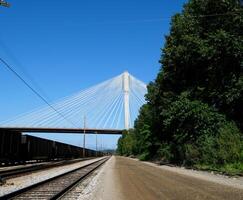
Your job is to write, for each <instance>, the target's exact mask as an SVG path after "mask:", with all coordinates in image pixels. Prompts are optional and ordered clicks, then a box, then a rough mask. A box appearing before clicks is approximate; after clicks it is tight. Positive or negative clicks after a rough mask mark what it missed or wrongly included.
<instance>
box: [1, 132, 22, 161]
mask: <svg viewBox="0 0 243 200" xmlns="http://www.w3.org/2000/svg"><path fill="white" fill-rule="evenodd" d="M20 141H21V133H19V132H11V131H1V132H0V162H1V163H5V164H6V163H14V162H17V161H19V160H20V159H21V158H20V145H21V143H20Z"/></svg>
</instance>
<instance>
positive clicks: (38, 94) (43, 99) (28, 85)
mask: <svg viewBox="0 0 243 200" xmlns="http://www.w3.org/2000/svg"><path fill="white" fill-rule="evenodd" d="M0 61H1V62H2V63H3V64H4V65H5V66H6V67H7V68H8V70H10V71H11V72H12V73H13V74H14V75H15V76H17V77H18V78H19V79H20V80H21V81H22V82H23V83H24V84H25V85H26V86H27V87H28V88H29V89H30V90H31V91H32V92H33V93H34V94H35V95H36V96H38V97H39V98H40V99H41V100H42V101H44V102H45V103H46V104H47V105H48V106H49V107H51V108H52V109H53V110H54V111H55V112H56V113H57V114H59V115H60V116H61V117H62V118H64V119H65V120H66V121H67V122H69V123H71V124H72V125H74V126H75V127H77V126H76V124H74V123H73V122H71V121H70V120H68V119H67V118H66V117H65V116H64V115H63V114H62V113H60V112H59V111H58V110H57V109H56V108H54V107H53V106H52V105H51V104H50V103H49V102H48V101H47V100H46V99H45V98H44V97H43V96H42V95H41V94H40V93H39V92H37V91H36V90H35V89H34V88H33V87H32V86H31V85H30V84H29V83H27V81H25V80H24V78H22V77H21V75H20V74H18V73H17V72H16V71H15V70H14V69H13V68H12V67H11V66H10V65H9V64H8V63H7V62H6V61H5V60H3V59H2V58H1V57H0Z"/></svg>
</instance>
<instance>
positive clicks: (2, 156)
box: [0, 131, 103, 165]
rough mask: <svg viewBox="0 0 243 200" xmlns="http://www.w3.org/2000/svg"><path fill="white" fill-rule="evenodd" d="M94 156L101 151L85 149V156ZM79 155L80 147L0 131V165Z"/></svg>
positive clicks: (80, 153)
mask: <svg viewBox="0 0 243 200" xmlns="http://www.w3.org/2000/svg"><path fill="white" fill-rule="evenodd" d="M96 156H97V157H99V156H103V153H102V152H96V151H94V150H91V149H85V157H96ZM81 157H83V148H81V147H77V146H74V145H70V144H64V143H61V142H56V141H53V140H48V139H43V138H38V137H35V136H31V135H22V134H21V133H19V132H10V131H1V132H0V165H9V164H14V163H25V162H27V161H36V162H37V161H50V160H55V159H72V158H81Z"/></svg>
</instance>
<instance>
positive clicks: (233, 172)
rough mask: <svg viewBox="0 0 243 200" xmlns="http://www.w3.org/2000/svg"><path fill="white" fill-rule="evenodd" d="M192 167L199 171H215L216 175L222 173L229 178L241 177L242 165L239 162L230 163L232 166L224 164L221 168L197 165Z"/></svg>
mask: <svg viewBox="0 0 243 200" xmlns="http://www.w3.org/2000/svg"><path fill="white" fill-rule="evenodd" d="M194 167H196V168H197V169H199V170H206V171H215V172H217V173H222V174H226V175H229V176H237V175H243V163H240V162H239V163H232V164H225V165H222V166H213V165H202V164H197V165H195V166H194Z"/></svg>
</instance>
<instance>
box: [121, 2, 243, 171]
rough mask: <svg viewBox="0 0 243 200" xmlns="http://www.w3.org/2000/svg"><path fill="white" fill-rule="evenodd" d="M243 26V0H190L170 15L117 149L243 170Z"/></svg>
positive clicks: (123, 152)
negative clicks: (141, 98)
mask: <svg viewBox="0 0 243 200" xmlns="http://www.w3.org/2000/svg"><path fill="white" fill-rule="evenodd" d="M242 33H243V5H242V3H241V1H240V0H213V1H212V0H189V2H188V3H187V4H185V6H184V8H183V11H182V13H181V14H176V15H175V16H173V18H172V22H171V30H170V34H169V35H168V36H166V44H165V46H164V48H163V49H162V56H161V60H160V63H161V69H160V71H159V73H158V75H157V78H156V79H155V81H153V82H151V83H150V84H149V85H148V94H147V95H146V100H147V104H145V105H144V106H143V107H142V108H141V109H140V113H139V116H138V118H137V120H136V121H135V126H134V129H132V130H129V134H124V135H123V136H122V137H121V138H120V139H119V142H118V149H117V152H118V153H119V154H121V155H127V156H129V155H136V156H139V158H140V159H141V160H148V159H153V158H157V159H160V160H161V161H162V162H169V163H174V164H180V165H181V164H182V165H187V166H194V167H198V168H203V169H215V170H216V169H219V170H221V171H225V172H234V173H236V172H239V171H243V134H242V132H243V34H242Z"/></svg>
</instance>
